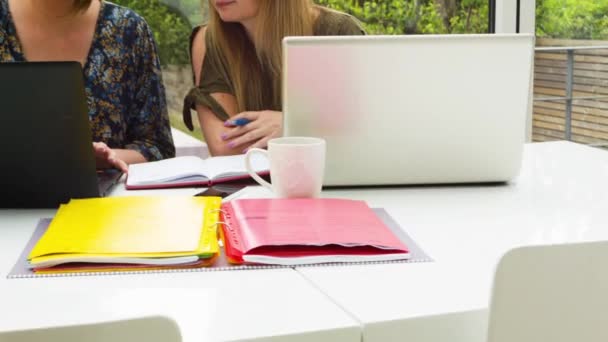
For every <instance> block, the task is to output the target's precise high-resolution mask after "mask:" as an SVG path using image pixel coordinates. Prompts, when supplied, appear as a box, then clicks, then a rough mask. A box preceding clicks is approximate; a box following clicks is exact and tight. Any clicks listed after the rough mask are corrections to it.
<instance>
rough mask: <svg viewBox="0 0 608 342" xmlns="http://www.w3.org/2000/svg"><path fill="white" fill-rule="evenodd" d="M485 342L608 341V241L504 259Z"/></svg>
mask: <svg viewBox="0 0 608 342" xmlns="http://www.w3.org/2000/svg"><path fill="white" fill-rule="evenodd" d="M487 341H488V342H573V341H584V342H595V341H597V342H600V341H601V342H606V341H608V241H603V242H589V243H576V244H564V245H551V246H533V247H522V248H517V249H514V250H511V251H509V252H508V253H507V254H505V255H504V256H503V258H502V259H501V261H500V263H499V265H498V267H497V270H496V276H495V278H494V290H493V293H492V301H491V304H490V312H489V326H488V339H487Z"/></svg>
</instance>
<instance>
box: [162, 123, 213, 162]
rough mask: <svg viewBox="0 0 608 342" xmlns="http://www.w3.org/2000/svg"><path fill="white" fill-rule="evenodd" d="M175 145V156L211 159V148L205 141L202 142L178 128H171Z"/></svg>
mask: <svg viewBox="0 0 608 342" xmlns="http://www.w3.org/2000/svg"><path fill="white" fill-rule="evenodd" d="M171 135H172V136H173V144H174V145H175V156H176V157H183V156H196V157H200V158H203V159H205V158H207V157H209V148H208V147H207V144H206V143H205V142H204V141H200V140H198V139H196V138H194V137H192V136H190V135H188V134H186V133H184V132H182V131H180V130H179V129H177V128H174V127H171Z"/></svg>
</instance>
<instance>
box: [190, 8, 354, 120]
mask: <svg viewBox="0 0 608 342" xmlns="http://www.w3.org/2000/svg"><path fill="white" fill-rule="evenodd" d="M318 8H319V9H320V14H319V17H318V18H317V20H316V22H315V24H314V27H313V34H314V35H315V36H349V35H364V34H365V31H364V30H363V28H362V26H361V23H360V22H359V21H358V20H357V19H355V18H354V17H353V16H351V15H349V14H346V13H342V12H338V11H334V10H331V9H327V8H325V7H320V6H319V7H318ZM201 27H202V26H198V27H196V28H194V30H193V31H192V35H191V36H190V47H192V40H193V38H194V36H195V35H196V33H197V32H198V30H199V29H200V28H201ZM205 43H206V44H205V45H206V47H207V50H206V53H205V58H204V60H203V66H202V68H201V78H200V84H199V85H198V86H197V87H194V88H192V89H191V90H190V91H189V92H188V94H187V95H186V97H185V99H184V110H183V118H184V123H185V124H186V126H187V127H188V128H189V129H190V130H193V129H194V127H193V126H192V117H191V113H190V109H195V108H196V105H202V106H206V107H208V108H209V109H210V110H211V111H212V112H213V113H215V115H216V116H217V117H218V118H219V119H220V120H227V119H228V114H226V111H225V110H224V108H223V107H222V106H221V105H220V104H219V103H218V102H217V101H215V99H214V98H213V97H211V94H212V93H228V94H234V89H233V87H232V82H231V80H230V77H229V73H228V70H227V66H226V65H225V64H224V63H222V58H221V57H220V56H221V55H220V54H219V51H214V50H213V49H210V47H211V44H210V42H209V37H208V35H207V36H206V38H205ZM190 50H191V51H192V49H190ZM193 78H194V75H193ZM266 79H267V81H266V82H272V80H271V79H270V77H267V78H266ZM267 88H268V89H272V84H271V83H268V87H267ZM265 105H267V108H261V109H268V110H277V111H280V110H281V108H273V107H276V105H274V106H273V104H272V103H268V104H265ZM279 106H280V105H279ZM261 109H259V110H261ZM248 110H258V109H256V108H248Z"/></svg>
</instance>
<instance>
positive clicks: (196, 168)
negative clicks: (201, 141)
mask: <svg viewBox="0 0 608 342" xmlns="http://www.w3.org/2000/svg"><path fill="white" fill-rule="evenodd" d="M193 176H198V177H201V178H202V179H207V178H208V177H209V176H208V175H207V174H206V173H205V170H204V162H203V160H202V159H200V158H199V157H194V156H184V157H177V158H170V159H164V160H159V161H155V162H148V163H142V164H132V165H130V166H129V176H128V178H127V184H128V185H147V184H158V183H163V182H168V181H174V180H178V179H182V178H188V177H193Z"/></svg>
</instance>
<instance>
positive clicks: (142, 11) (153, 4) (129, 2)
mask: <svg viewBox="0 0 608 342" xmlns="http://www.w3.org/2000/svg"><path fill="white" fill-rule="evenodd" d="M112 2H114V3H116V4H118V5H121V6H125V7H128V8H130V9H132V10H134V11H135V12H137V13H138V14H139V15H141V16H142V17H144V18H145V19H146V21H147V22H148V25H150V27H151V28H152V31H153V32H154V39H155V40H156V44H157V45H158V50H159V55H160V61H161V64H162V65H175V64H177V65H180V64H188V63H189V53H188V45H189V43H188V37H189V36H190V31H191V29H192V28H191V24H190V22H189V19H188V18H187V17H186V16H184V15H182V14H181V13H180V9H179V8H176V7H173V6H170V5H167V4H164V3H161V2H160V1H159V0H112ZM197 2H198V1H197Z"/></svg>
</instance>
